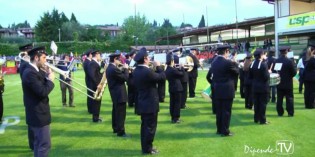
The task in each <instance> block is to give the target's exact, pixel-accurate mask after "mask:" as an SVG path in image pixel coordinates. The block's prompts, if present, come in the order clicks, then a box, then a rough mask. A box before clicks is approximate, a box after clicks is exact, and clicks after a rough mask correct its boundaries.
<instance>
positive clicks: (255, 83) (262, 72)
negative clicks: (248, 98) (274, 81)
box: [249, 59, 270, 93]
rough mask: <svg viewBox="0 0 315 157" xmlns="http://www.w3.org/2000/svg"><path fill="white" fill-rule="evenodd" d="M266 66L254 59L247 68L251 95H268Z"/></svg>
mask: <svg viewBox="0 0 315 157" xmlns="http://www.w3.org/2000/svg"><path fill="white" fill-rule="evenodd" d="M269 77H270V76H269V72H268V65H267V64H266V63H265V62H264V61H260V60H257V59H255V60H254V61H253V62H252V64H251V65H250V68H249V79H250V80H251V82H252V92H253V93H269Z"/></svg>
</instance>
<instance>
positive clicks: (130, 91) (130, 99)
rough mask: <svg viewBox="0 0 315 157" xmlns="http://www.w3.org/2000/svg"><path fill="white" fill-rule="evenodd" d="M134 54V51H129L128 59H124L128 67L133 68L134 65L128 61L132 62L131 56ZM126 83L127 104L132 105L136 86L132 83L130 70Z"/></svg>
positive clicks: (134, 100)
mask: <svg viewBox="0 0 315 157" xmlns="http://www.w3.org/2000/svg"><path fill="white" fill-rule="evenodd" d="M135 55H136V51H131V52H130V53H129V59H128V60H126V63H127V64H128V66H129V67H130V68H133V66H134V65H130V63H134V60H133V58H134V57H135ZM127 85H128V106H129V107H134V106H135V103H136V98H137V97H136V87H135V84H134V80H133V75H132V71H129V78H128V81H127Z"/></svg>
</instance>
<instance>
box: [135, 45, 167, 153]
mask: <svg viewBox="0 0 315 157" xmlns="http://www.w3.org/2000/svg"><path fill="white" fill-rule="evenodd" d="M134 60H135V61H136V62H137V67H136V69H135V70H134V71H133V76H134V81H135V86H136V87H137V93H138V100H137V103H136V106H135V109H136V113H137V114H139V115H140V116H141V148H142V153H143V154H157V153H158V151H157V150H156V149H155V148H153V145H152V144H153V141H154V136H155V132H156V127H157V117H158V112H159V95H158V91H157V87H156V85H157V83H158V82H159V81H162V80H165V73H164V72H163V69H162V68H161V67H160V63H159V62H156V65H157V66H156V68H157V70H158V71H159V72H160V73H155V72H154V71H153V70H152V69H150V68H149V63H150V58H149V57H148V53H147V50H146V48H141V49H140V51H139V52H138V53H137V54H136V56H135V58H134Z"/></svg>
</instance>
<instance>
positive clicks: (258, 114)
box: [249, 49, 269, 124]
mask: <svg viewBox="0 0 315 157" xmlns="http://www.w3.org/2000/svg"><path fill="white" fill-rule="evenodd" d="M254 57H255V60H254V61H253V62H252V64H251V66H250V69H249V79H250V80H251V83H252V98H253V100H254V109H255V110H254V112H255V113H254V122H255V123H258V122H260V124H269V122H267V121H266V107H267V103H268V97H269V71H268V65H267V63H265V61H264V59H265V58H266V55H265V53H264V51H263V50H262V49H256V51H255V52H254Z"/></svg>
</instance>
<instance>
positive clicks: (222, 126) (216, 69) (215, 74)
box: [207, 45, 239, 137]
mask: <svg viewBox="0 0 315 157" xmlns="http://www.w3.org/2000/svg"><path fill="white" fill-rule="evenodd" d="M229 48H230V46H229V45H219V46H218V47H217V50H218V56H217V57H216V58H215V59H214V60H213V61H212V64H211V68H210V69H209V72H208V75H207V76H208V77H210V76H211V78H207V80H208V81H210V82H211V83H212V84H211V85H212V86H213V91H214V92H213V94H214V95H213V98H214V99H215V102H216V103H215V105H216V125H217V134H221V136H223V137H224V136H232V135H233V134H232V133H231V132H230V130H229V126H230V120H231V110H232V103H233V99H234V97H235V88H234V78H235V76H236V75H238V73H239V69H238V67H237V66H235V63H233V62H232V61H231V60H228V57H229V54H230V50H229Z"/></svg>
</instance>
